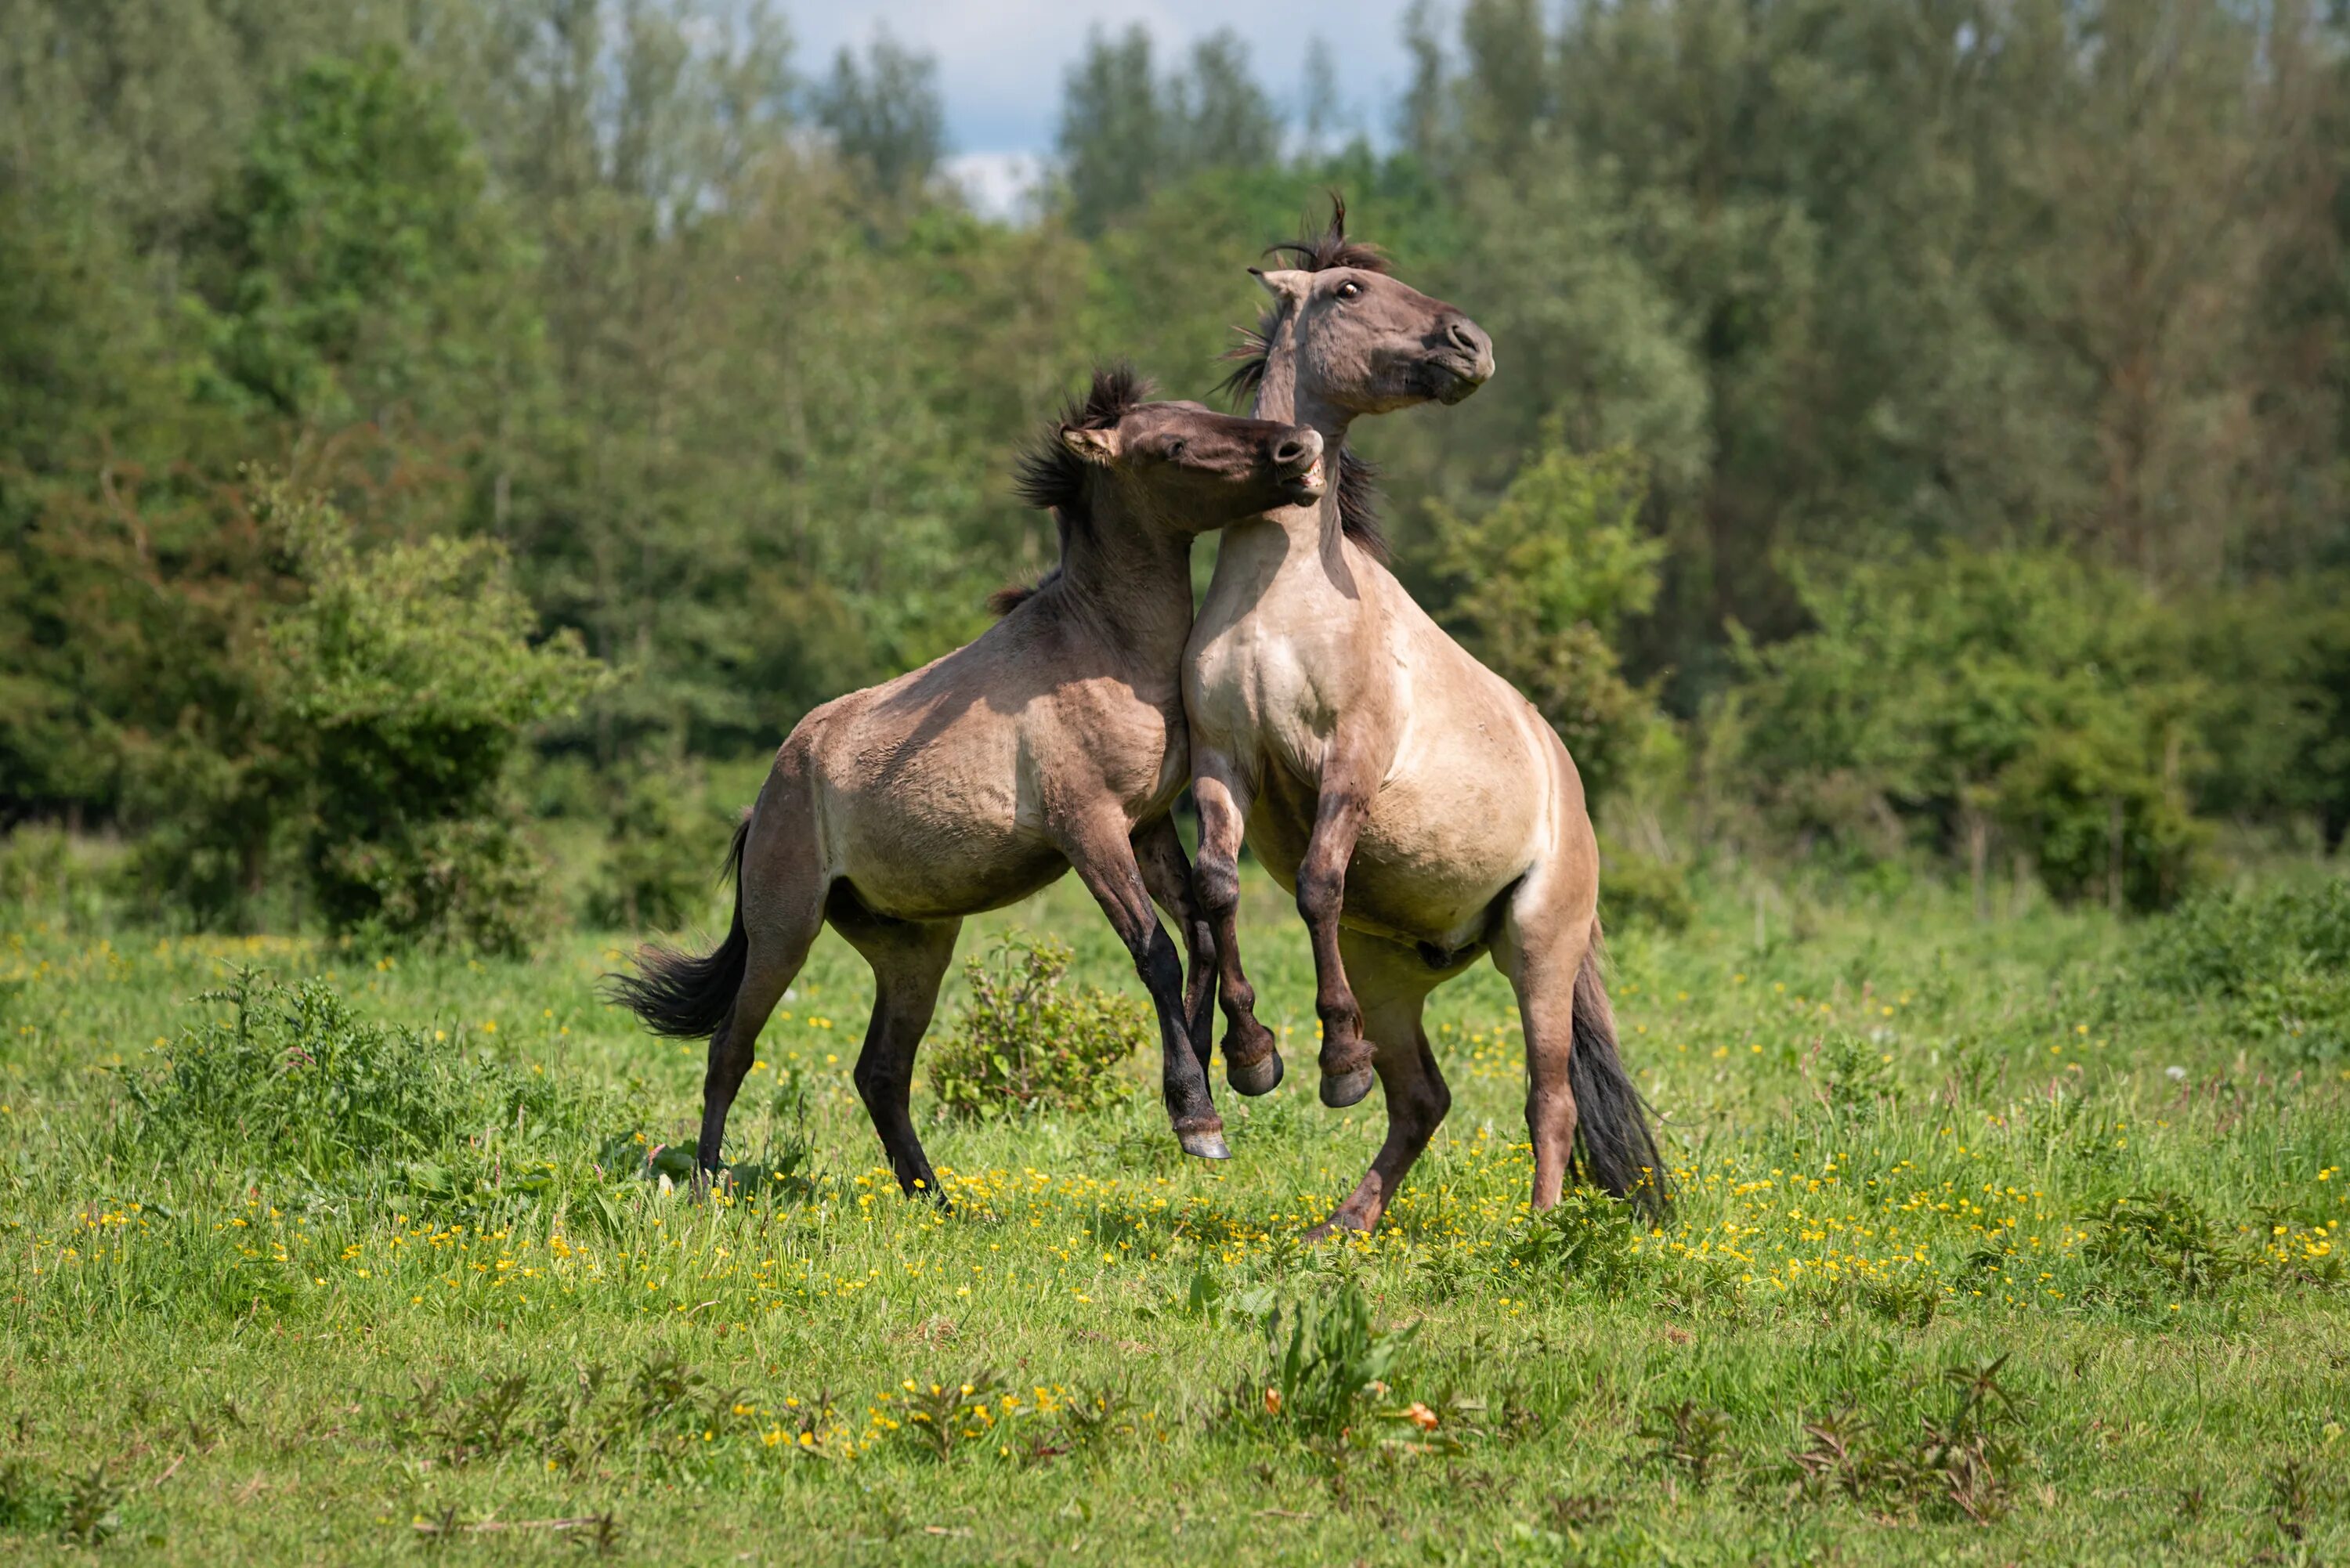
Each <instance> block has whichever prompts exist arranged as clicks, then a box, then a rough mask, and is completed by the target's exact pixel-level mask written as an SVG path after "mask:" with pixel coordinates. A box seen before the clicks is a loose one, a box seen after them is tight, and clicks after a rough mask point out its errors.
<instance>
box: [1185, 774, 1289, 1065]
mask: <svg viewBox="0 0 2350 1568" xmlns="http://www.w3.org/2000/svg"><path fill="white" fill-rule="evenodd" d="M1192 766H1193V773H1192V779H1191V798H1192V799H1193V800H1195V801H1196V802H1198V803H1199V807H1200V858H1199V862H1198V864H1196V865H1195V866H1193V867H1192V868H1191V886H1192V888H1193V889H1194V890H1195V891H1196V893H1197V894H1198V897H1199V901H1200V909H1201V913H1202V914H1203V915H1204V916H1205V917H1206V919H1207V921H1208V924H1209V928H1210V930H1211V933H1212V935H1213V939H1214V941H1215V948H1216V995H1217V999H1218V1001H1219V1002H1222V1006H1223V1010H1224V1082H1226V1083H1227V1084H1230V1085H1232V1087H1233V1088H1234V1089H1235V1090H1237V1091H1238V1092H1240V1093H1241V1094H1243V1095H1269V1094H1271V1093H1272V1092H1273V1091H1274V1088H1275V1087H1277V1086H1278V1085H1280V1083H1281V1078H1282V1073H1283V1067H1282V1061H1281V1048H1280V1043H1279V1042H1278V1041H1277V1040H1275V1039H1274V1033H1273V1031H1272V1030H1270V1029H1267V1028H1266V1027H1265V1026H1264V1025H1263V1023H1260V1022H1258V1020H1257V1016H1256V989H1255V988H1254V987H1253V986H1252V985H1250V984H1249V981H1248V975H1247V973H1246V971H1243V969H1242V967H1241V939H1240V905H1241V862H1240V855H1241V843H1242V840H1243V836H1245V832H1246V828H1247V825H1248V807H1249V791H1248V786H1247V785H1246V784H1243V782H1242V781H1241V778H1240V776H1239V774H1238V772H1237V770H1235V769H1233V768H1232V767H1231V766H1230V765H1229V764H1228V763H1225V762H1224V761H1223V759H1222V758H1220V757H1217V756H1214V755H1212V754H1207V753H1202V752H1201V751H1200V750H1198V749H1197V746H1196V742H1195V750H1194V752H1193V755H1192Z"/></svg>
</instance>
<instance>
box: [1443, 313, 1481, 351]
mask: <svg viewBox="0 0 2350 1568" xmlns="http://www.w3.org/2000/svg"><path fill="white" fill-rule="evenodd" d="M1444 336H1445V337H1447V338H1449V339H1450V340H1451V344H1452V346H1453V347H1454V348H1458V349H1460V350H1461V352H1462V353H1464V354H1482V353H1483V352H1484V351H1485V335H1484V334H1483V333H1482V332H1480V331H1478V330H1477V328H1476V327H1474V326H1473V325H1471V322H1470V321H1469V318H1468V317H1463V316H1456V317H1453V318H1452V320H1451V322H1450V323H1449V324H1448V325H1447V326H1446V327H1445V329H1444Z"/></svg>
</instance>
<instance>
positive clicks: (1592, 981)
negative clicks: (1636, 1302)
mask: <svg viewBox="0 0 2350 1568" xmlns="http://www.w3.org/2000/svg"><path fill="white" fill-rule="evenodd" d="M1606 961H1607V952H1606V947H1605V944H1604V942H1603V940H1602V939H1601V936H1600V931H1599V918H1598V917H1597V916H1596V915H1595V916H1593V917H1592V920H1591V942H1590V945H1589V946H1587V947H1586V948H1585V949H1584V950H1583V967H1582V968H1580V969H1578V970H1577V971H1575V1014H1574V1016H1575V1023H1574V1033H1575V1047H1574V1050H1573V1052H1572V1053H1571V1054H1569V1055H1568V1057H1567V1059H1566V1082H1567V1087H1568V1088H1569V1089H1570V1090H1571V1091H1572V1092H1573V1093H1574V1096H1575V1152H1576V1154H1577V1155H1578V1156H1579V1163H1580V1165H1581V1168H1582V1170H1583V1172H1584V1173H1585V1174H1586V1175H1587V1176H1588V1177H1589V1178H1590V1179H1592V1180H1594V1181H1596V1182H1597V1183H1598V1184H1599V1185H1600V1186H1601V1187H1603V1188H1605V1189H1607V1190H1608V1191H1609V1192H1611V1193H1613V1194H1614V1195H1615V1196H1617V1197H1618V1198H1628V1199H1631V1200H1632V1202H1633V1203H1634V1204H1635V1205H1637V1206H1638V1208H1639V1210H1641V1212H1642V1213H1644V1214H1646V1215H1647V1216H1648V1219H1649V1220H1651V1221H1652V1222H1654V1223H1657V1224H1662V1223H1664V1221H1665V1220H1668V1219H1669V1218H1670V1217H1671V1213H1672V1197H1671V1194H1670V1193H1669V1192H1668V1191H1667V1190H1666V1189H1665V1162H1664V1159H1663V1158H1662V1157H1661V1156H1659V1154H1658V1152H1657V1138H1656V1134H1655V1132H1654V1130H1653V1129H1652V1128H1651V1127H1650V1126H1649V1110H1648V1102H1647V1101H1645V1100H1643V1099H1642V1098H1641V1097H1640V1091H1639V1090H1638V1088H1636V1087H1634V1086H1633V1084H1632V1078H1631V1075H1629V1074H1628V1073H1627V1072H1625V1071H1624V1062H1623V1058H1622V1057H1620V1056H1619V1055H1617V1051H1616V1010H1615V1009H1614V1008H1613V1007H1611V1006H1610V1005H1608V1002H1607V983H1606V981H1605V980H1604V979H1603V978H1602V976H1601V974H1600V970H1601V967H1602V965H1604V964H1605V962H1606Z"/></svg>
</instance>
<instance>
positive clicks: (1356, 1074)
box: [1322, 1067, 1378, 1111]
mask: <svg viewBox="0 0 2350 1568" xmlns="http://www.w3.org/2000/svg"><path fill="white" fill-rule="evenodd" d="M1377 1081H1378V1074H1377V1073H1375V1072H1373V1071H1372V1070H1371V1069H1370V1068H1368V1067H1357V1068H1356V1069H1355V1070H1354V1071H1353V1072H1351V1073H1329V1074H1326V1075H1324V1076H1323V1079H1322V1103H1323V1104H1324V1105H1326V1106H1329V1107H1330V1108H1331V1109H1332V1110H1334V1111H1343V1110H1345V1109H1346V1108H1347V1106H1351V1105H1354V1104H1356V1103H1357V1102H1358V1101H1360V1100H1361V1099H1362V1097H1363V1096H1365V1095H1367V1094H1369V1093H1370V1092H1371V1085H1373V1084H1374V1083H1376V1082H1377Z"/></svg>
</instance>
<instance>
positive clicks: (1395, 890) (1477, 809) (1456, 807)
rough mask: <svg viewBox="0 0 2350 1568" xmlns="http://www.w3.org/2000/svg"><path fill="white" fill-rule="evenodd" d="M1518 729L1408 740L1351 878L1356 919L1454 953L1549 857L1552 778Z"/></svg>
mask: <svg viewBox="0 0 2350 1568" xmlns="http://www.w3.org/2000/svg"><path fill="white" fill-rule="evenodd" d="M1539 760H1540V759H1538V758H1534V757H1530V756H1528V755H1527V754H1526V753H1525V747H1524V744H1523V739H1522V737H1521V735H1520V734H1519V732H1517V731H1516V730H1515V728H1514V726H1513V727H1512V728H1510V729H1509V730H1508V731H1505V732H1501V733H1495V732H1494V731H1493V730H1492V728H1487V727H1479V726H1474V725H1471V726H1468V727H1465V728H1452V729H1449V730H1448V732H1440V733H1426V732H1418V733H1414V734H1411V735H1409V736H1408V737H1407V740H1406V745H1405V747H1404V748H1403V750H1402V752H1401V753H1400V754H1399V757H1398V761H1397V766H1396V768H1395V770H1394V771H1393V772H1392V773H1391V774H1390V775H1389V776H1388V779H1387V780H1386V781H1385V782H1384V783H1383V784H1381V786H1380V788H1379V791H1378V794H1376V795H1375V796H1373V797H1372V801H1371V809H1370V811H1369V813H1368V815H1367V817H1366V818H1365V820H1364V823H1363V826H1362V830H1361V832H1360V834H1359V835H1358V836H1357V839H1356V844H1355V856H1354V859H1353V861H1352V862H1351V864H1350V865H1349V867H1348V869H1347V903H1346V908H1347V923H1348V924H1359V925H1360V927H1361V928H1362V929H1366V930H1372V931H1377V932H1379V933H1380V934H1383V935H1393V936H1400V937H1405V938H1408V939H1409V940H1412V941H1415V942H1427V943H1430V944H1433V945H1435V946H1437V947H1440V948H1443V949H1446V950H1451V949H1456V948H1460V947H1462V946H1465V945H1467V944H1468V943H1470V942H1471V941H1475V940H1482V937H1483V936H1484V935H1485V933H1486V927H1487V926H1488V924H1489V923H1490V920H1491V916H1492V907H1493V904H1494V901H1495V900H1496V899H1498V898H1500V897H1501V896H1502V895H1503V893H1504V892H1506V891H1507V890H1508V889H1509V888H1510V887H1511V885H1512V884H1513V883H1515V882H1516V881H1517V880H1518V879H1519V878H1520V877H1523V876H1524V875H1525V874H1526V871H1527V869H1528V868H1529V867H1532V866H1533V865H1534V863H1535V862H1536V861H1537V860H1538V859H1539V858H1540V857H1541V840H1542V836H1543V828H1544V823H1545V822H1546V821H1547V820H1548V806H1549V801H1548V794H1549V790H1548V788H1547V782H1548V781H1547V778H1546V776H1545V774H1544V771H1543V770H1542V769H1541V768H1540V767H1539V766H1538V765H1537V764H1538V763H1539Z"/></svg>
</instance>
